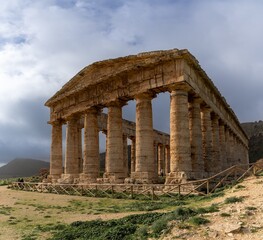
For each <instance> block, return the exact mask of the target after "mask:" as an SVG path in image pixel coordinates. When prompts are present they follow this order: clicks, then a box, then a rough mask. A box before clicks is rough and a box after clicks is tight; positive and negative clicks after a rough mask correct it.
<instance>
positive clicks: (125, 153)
mask: <svg viewBox="0 0 263 240" xmlns="http://www.w3.org/2000/svg"><path fill="white" fill-rule="evenodd" d="M122 137H123V173H124V177H128V173H129V166H128V145H127V144H128V143H127V135H123V136H122Z"/></svg>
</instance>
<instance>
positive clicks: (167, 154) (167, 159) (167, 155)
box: [164, 145, 170, 176]
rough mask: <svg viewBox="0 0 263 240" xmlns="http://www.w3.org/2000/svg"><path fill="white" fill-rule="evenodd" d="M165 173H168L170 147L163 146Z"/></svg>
mask: <svg viewBox="0 0 263 240" xmlns="http://www.w3.org/2000/svg"><path fill="white" fill-rule="evenodd" d="M164 150H165V175H166V176H167V175H168V174H169V173H170V147H169V146H168V145H166V146H165V149H164Z"/></svg>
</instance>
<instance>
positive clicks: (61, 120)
mask: <svg viewBox="0 0 263 240" xmlns="http://www.w3.org/2000/svg"><path fill="white" fill-rule="evenodd" d="M63 123H65V121H64V120H63V119H57V120H55V121H49V122H48V124H50V125H52V126H61V125H63Z"/></svg>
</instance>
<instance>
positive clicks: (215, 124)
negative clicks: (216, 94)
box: [212, 114, 221, 174]
mask: <svg viewBox="0 0 263 240" xmlns="http://www.w3.org/2000/svg"><path fill="white" fill-rule="evenodd" d="M212 165H213V171H212V172H213V173H214V174H216V173H218V172H220V170H221V167H220V154H219V117H218V116H217V115H215V114H213V118H212Z"/></svg>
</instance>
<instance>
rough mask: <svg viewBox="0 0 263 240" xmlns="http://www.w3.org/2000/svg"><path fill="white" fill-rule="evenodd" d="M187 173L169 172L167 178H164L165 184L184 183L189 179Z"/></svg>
mask: <svg viewBox="0 0 263 240" xmlns="http://www.w3.org/2000/svg"><path fill="white" fill-rule="evenodd" d="M189 173H190V172H184V171H178V172H170V173H169V176H167V177H166V180H165V184H178V183H185V182H187V180H188V179H190V176H189V175H190V174H189Z"/></svg>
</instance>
